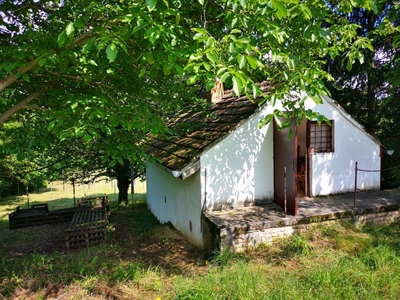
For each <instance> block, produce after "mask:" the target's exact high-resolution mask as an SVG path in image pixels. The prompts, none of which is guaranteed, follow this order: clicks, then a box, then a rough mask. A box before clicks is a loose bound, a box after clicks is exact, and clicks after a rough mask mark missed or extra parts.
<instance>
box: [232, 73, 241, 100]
mask: <svg viewBox="0 0 400 300" xmlns="http://www.w3.org/2000/svg"><path fill="white" fill-rule="evenodd" d="M232 82H233V91H234V92H235V94H236V95H237V96H240V93H241V92H242V90H243V85H242V80H240V78H237V77H236V76H235V75H233V76H232Z"/></svg>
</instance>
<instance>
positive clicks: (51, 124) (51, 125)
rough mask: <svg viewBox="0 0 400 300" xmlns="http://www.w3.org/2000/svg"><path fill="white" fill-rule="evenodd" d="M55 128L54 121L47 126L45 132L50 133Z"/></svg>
mask: <svg viewBox="0 0 400 300" xmlns="http://www.w3.org/2000/svg"><path fill="white" fill-rule="evenodd" d="M55 126H56V121H55V120H53V121H51V122H50V123H49V125H48V126H47V131H52V130H53V129H54V127H55Z"/></svg>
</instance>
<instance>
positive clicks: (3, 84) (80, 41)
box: [0, 30, 93, 124]
mask: <svg viewBox="0 0 400 300" xmlns="http://www.w3.org/2000/svg"><path fill="white" fill-rule="evenodd" d="M92 32H93V30H89V31H87V32H85V33H84V34H82V35H81V36H79V37H77V38H76V39H75V40H74V43H73V44H68V45H67V46H66V47H65V49H70V48H72V46H73V45H77V46H83V45H84V44H85V43H86V42H87V41H88V39H89V38H90V35H91V34H92ZM51 53H54V51H50V52H48V53H47V55H45V56H48V55H50V54H51ZM41 58H42V57H38V58H36V59H34V60H32V61H30V62H29V63H28V65H27V66H26V67H24V68H18V69H17V70H16V72H15V73H14V74H11V75H9V76H7V77H6V78H5V79H3V80H1V81H0V92H2V91H4V90H5V89H6V88H7V87H8V86H10V85H11V84H13V83H14V82H15V81H17V80H18V78H17V76H21V75H23V74H25V73H27V72H29V71H32V70H33V69H35V68H36V67H37V66H38V64H39V61H40V59H41ZM0 124H1V123H0Z"/></svg>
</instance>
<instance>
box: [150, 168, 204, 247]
mask: <svg viewBox="0 0 400 300" xmlns="http://www.w3.org/2000/svg"><path fill="white" fill-rule="evenodd" d="M146 176H147V180H146V182H147V205H148V207H149V208H150V210H151V212H152V213H153V214H154V215H155V216H156V217H157V219H158V220H159V221H160V222H161V223H166V222H169V221H170V222H171V223H172V224H173V225H174V227H175V228H176V229H178V230H179V231H180V232H181V233H182V234H183V235H185V237H186V238H187V239H188V240H189V241H190V242H191V243H192V244H193V245H195V246H197V247H199V248H201V247H202V246H203V235H202V232H201V199H200V197H201V193H200V175H199V172H196V173H195V174H193V175H192V176H190V177H189V178H186V179H185V180H182V179H179V178H175V177H173V176H172V174H170V173H167V172H166V171H164V170H162V169H161V168H159V167H157V166H156V165H154V164H152V163H148V164H147V169H146ZM190 222H191V223H192V230H190Z"/></svg>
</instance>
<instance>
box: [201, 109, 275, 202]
mask: <svg viewBox="0 0 400 300" xmlns="http://www.w3.org/2000/svg"><path fill="white" fill-rule="evenodd" d="M271 112H272V108H271V107H268V108H263V110H261V111H260V112H258V113H257V114H256V115H255V116H254V117H253V118H250V119H249V120H248V121H247V122H246V123H244V124H242V125H241V126H239V127H238V128H237V129H236V130H235V131H234V132H232V133H231V134H229V135H228V136H227V137H226V138H225V139H223V140H222V141H220V142H219V143H218V144H217V145H215V146H214V147H212V148H211V149H209V150H208V151H206V152H205V153H204V154H203V155H202V156H201V158H200V165H201V194H202V197H203V200H202V201H203V203H204V196H205V194H206V205H205V206H206V209H220V208H221V207H225V206H227V207H232V206H233V207H234V206H236V205H243V204H250V203H254V202H255V201H257V202H259V201H260V202H261V201H267V200H269V201H272V200H273V197H274V170H273V167H274V162H273V127H272V124H269V125H266V126H264V127H263V128H261V129H260V130H259V129H257V123H258V121H259V120H260V119H262V118H263V117H265V116H266V115H267V114H268V113H271Z"/></svg>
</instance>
